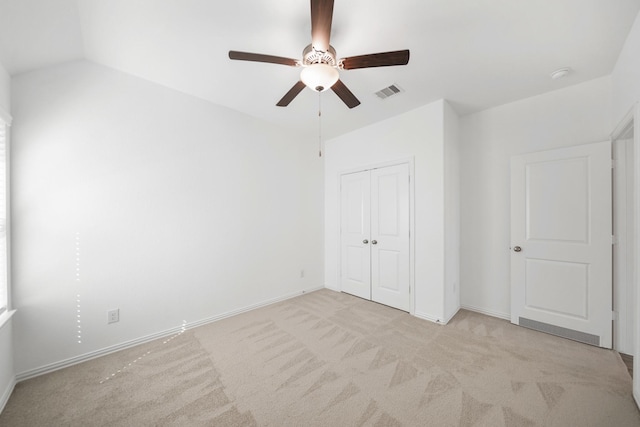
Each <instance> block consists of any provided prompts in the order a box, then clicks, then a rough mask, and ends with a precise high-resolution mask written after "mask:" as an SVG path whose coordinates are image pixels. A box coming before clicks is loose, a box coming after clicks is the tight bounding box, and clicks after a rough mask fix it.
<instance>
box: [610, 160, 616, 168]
mask: <svg viewBox="0 0 640 427" xmlns="http://www.w3.org/2000/svg"><path fill="white" fill-rule="evenodd" d="M615 167H616V161H615V160H614V159H611V169H615Z"/></svg>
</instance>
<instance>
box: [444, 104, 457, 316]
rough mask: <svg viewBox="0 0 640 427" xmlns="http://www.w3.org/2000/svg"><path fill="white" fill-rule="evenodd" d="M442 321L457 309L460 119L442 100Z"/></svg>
mask: <svg viewBox="0 0 640 427" xmlns="http://www.w3.org/2000/svg"><path fill="white" fill-rule="evenodd" d="M444 162H445V171H444V172H445V180H444V185H445V191H444V198H445V201H444V210H445V211H444V221H445V241H444V244H445V248H444V251H445V278H444V291H445V312H444V317H445V320H447V321H448V320H449V319H450V318H451V317H453V315H455V314H456V313H457V312H458V310H459V309H460V120H459V118H458V115H457V113H456V112H455V111H454V110H453V108H451V106H450V105H449V104H448V103H446V102H445V103H444Z"/></svg>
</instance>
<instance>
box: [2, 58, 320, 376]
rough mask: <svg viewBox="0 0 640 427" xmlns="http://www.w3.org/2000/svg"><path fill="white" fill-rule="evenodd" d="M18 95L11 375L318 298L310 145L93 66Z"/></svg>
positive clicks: (38, 75) (28, 86) (19, 82)
mask: <svg viewBox="0 0 640 427" xmlns="http://www.w3.org/2000/svg"><path fill="white" fill-rule="evenodd" d="M12 90H13V93H12V95H13V96H12V103H13V116H14V127H13V156H12V161H13V188H12V191H13V209H12V214H13V218H14V222H13V225H14V233H13V236H14V242H15V244H14V253H13V273H14V306H15V308H16V309H17V310H18V312H17V314H16V316H15V319H14V327H15V329H14V337H15V346H16V349H15V354H16V370H17V372H18V373H19V375H18V378H22V377H26V376H28V375H32V374H35V373H38V372H41V371H42V370H46V369H51V368H54V367H56V366H61V365H64V364H65V363H67V362H69V361H71V360H70V359H73V358H76V357H80V358H82V355H85V354H89V355H91V354H96V353H99V352H100V350H101V349H105V348H106V349H109V348H111V349H113V348H115V346H118V345H120V344H122V343H127V342H132V341H135V340H137V339H140V338H141V337H146V336H149V335H152V334H156V333H160V332H163V331H170V330H174V329H176V328H179V327H180V326H181V325H182V324H183V322H186V323H187V324H193V323H195V322H198V321H201V320H203V319H210V318H212V317H214V316H219V315H223V314H225V313H229V312H233V311H236V310H240V309H243V308H247V307H251V306H253V305H256V304H260V303H264V302H267V301H271V300H273V299H277V298H281V297H285V296H292V295H295V294H298V293H301V292H302V291H303V290H306V289H312V288H318V287H322V285H323V276H322V274H323V271H322V268H323V267H322V262H323V260H322V241H323V231H322V230H323V227H322V221H323V217H322V213H323V204H322V203H323V200H322V161H321V160H320V159H318V157H317V150H316V145H315V143H314V142H308V143H307V142H305V141H301V140H299V139H298V138H297V137H296V136H295V135H293V134H290V133H287V132H286V131H284V130H283V129H280V128H276V127H272V126H270V125H267V124H265V123H263V122H260V121H258V120H255V119H253V118H250V117H248V116H245V115H243V114H240V113H237V112H235V111H232V110H229V109H226V108H222V107H218V106H215V105H212V104H210V103H208V102H205V101H203V100H199V99H196V98H193V97H190V96H186V95H184V94H181V93H179V92H176V91H173V90H169V89H166V88H163V87H161V86H158V85H155V84H153V83H149V82H146V81H144V80H141V79H137V78H134V77H131V76H128V75H126V74H122V73H119V72H116V71H113V70H110V69H107V68H104V67H101V66H98V65H94V64H91V63H88V62H77V63H71V64H66V65H62V66H58V67H55V68H51V69H45V70H40V71H36V72H33V73H28V74H23V75H20V76H17V77H15V78H14V79H13V85H12ZM76 252H79V256H78V257H76V256H77V254H76ZM76 258H78V259H76ZM301 269H304V270H305V275H304V276H305V277H304V278H301V277H300V276H301V274H300V270H301ZM78 271H79V278H80V280H79V281H78V280H76V279H77V278H76V274H77V272H78ZM78 296H79V297H78ZM77 305H79V306H80V316H81V326H82V328H81V343H78V338H77V336H78V328H77V326H78V325H77V321H76V320H77ZM114 308H119V309H120V322H119V323H115V324H111V325H107V311H108V310H110V309H114ZM65 360H66V361H67V362H65ZM39 368H43V369H39Z"/></svg>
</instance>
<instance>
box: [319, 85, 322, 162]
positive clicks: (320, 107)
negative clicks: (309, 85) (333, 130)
mask: <svg viewBox="0 0 640 427" xmlns="http://www.w3.org/2000/svg"><path fill="white" fill-rule="evenodd" d="M321 96H322V92H318V157H322V101H321V100H322V98H321Z"/></svg>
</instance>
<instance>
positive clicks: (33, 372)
mask: <svg viewBox="0 0 640 427" xmlns="http://www.w3.org/2000/svg"><path fill="white" fill-rule="evenodd" d="M320 289H324V286H316V287H312V288H307V289H303V290H301V291H297V292H292V293H289V294H285V295H281V296H279V297H275V298H271V299H268V300H265V301H261V302H259V303H255V304H251V305H248V306H246V307H242V308H239V309H236V310H231V311H228V312H225V313H222V314H218V315H216V316H211V317H207V318H205V319H201V320H197V321H195V322H190V323H185V324H184V325H180V326H176V327H174V328H171V329H167V330H164V331H161V332H156V333H154V334H150V335H146V336H144V337H140V338H136V339H133V340H130V341H125V342H123V343H120V344H115V345H112V346H109V347H105V348H102V349H100V350H95V351H91V352H89V353H85V354H81V355H79V356H75V357H71V358H69V359H65V360H61V361H59V362H54V363H50V364H48V365H44V366H41V367H39V368H35V369H30V370H28V371H24V372H20V373H19V374H17V375H16V378H15V381H14V384H15V383H16V382H20V381H24V380H28V379H30V378H33V377H37V376H40V375H44V374H48V373H50V372H54V371H57V370H59V369H64V368H67V367H69V366H73V365H77V364H78V363H82V362H86V361H88V360H91V359H95V358H97V357H101V356H106V355H107V354H111V353H115V352H116V351H120V350H124V349H127V348H131V347H135V346H137V345H140V344H144V343H147V342H149V341H153V340H156V339H159V338H164V337H167V336H171V335H174V334H177V333H179V332H180V331H183V330H186V329H193V328H197V327H198V326H202V325H206V324H208V323H213V322H217V321H218V320H222V319H226V318H228V317H232V316H236V315H238V314H242V313H246V312H247V311H251V310H255V309H257V308H261V307H266V306H268V305H271V304H275V303H278V302H281V301H285V300H288V299H291V298H295V297H298V296H300V295H304V294H307V293H310V292H315V291H318V290H320Z"/></svg>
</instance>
